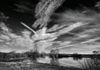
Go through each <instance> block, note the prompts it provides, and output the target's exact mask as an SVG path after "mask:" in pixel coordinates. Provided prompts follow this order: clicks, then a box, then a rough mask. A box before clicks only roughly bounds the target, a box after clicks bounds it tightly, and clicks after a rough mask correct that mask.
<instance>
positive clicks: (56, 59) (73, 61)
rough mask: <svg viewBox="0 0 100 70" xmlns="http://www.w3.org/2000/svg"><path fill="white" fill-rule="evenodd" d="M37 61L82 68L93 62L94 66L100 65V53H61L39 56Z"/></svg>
mask: <svg viewBox="0 0 100 70" xmlns="http://www.w3.org/2000/svg"><path fill="white" fill-rule="evenodd" d="M37 61H38V62H41V63H49V64H53V65H60V66H67V67H79V68H80V67H82V66H84V65H86V64H87V65H88V64H92V65H93V66H95V64H96V65H100V54H83V55H81V54H67V55H65V54H59V55H52V56H51V55H50V57H46V58H45V59H44V58H39V59H38V60H37ZM93 66H92V67H93Z"/></svg>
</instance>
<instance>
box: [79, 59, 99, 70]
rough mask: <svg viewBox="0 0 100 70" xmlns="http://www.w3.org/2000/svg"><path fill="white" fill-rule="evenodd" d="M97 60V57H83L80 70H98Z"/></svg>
mask: <svg viewBox="0 0 100 70" xmlns="http://www.w3.org/2000/svg"><path fill="white" fill-rule="evenodd" d="M99 61H100V60H98V59H97V58H94V59H85V60H84V62H83V63H81V62H80V67H81V69H82V70H100V66H99Z"/></svg>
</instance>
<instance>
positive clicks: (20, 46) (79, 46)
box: [0, 0, 100, 54]
mask: <svg viewBox="0 0 100 70" xmlns="http://www.w3.org/2000/svg"><path fill="white" fill-rule="evenodd" d="M3 1H4V2H3ZM3 1H2V0H0V11H1V12H3V13H4V14H5V15H6V16H8V17H9V18H8V20H7V21H6V22H5V24H6V25H4V24H3V23H2V24H1V25H0V27H1V29H4V31H3V32H1V36H0V38H1V41H2V38H3V39H4V40H7V41H8V40H10V39H13V38H14V41H13V40H11V42H9V43H10V44H9V43H6V44H7V45H6V44H5V43H4V42H3V43H1V46H3V47H0V49H2V50H1V51H5V52H9V51H12V50H13V51H19V52H24V51H27V50H30V49H33V47H32V46H34V44H33V42H34V41H32V40H34V39H35V38H38V37H35V36H33V38H30V37H29V36H30V35H31V32H30V31H29V30H27V28H26V27H25V26H23V25H22V24H21V22H24V23H25V24H27V25H28V26H30V27H32V24H33V23H34V22H35V20H36V18H35V17H34V16H35V12H34V10H35V7H36V4H37V3H38V0H37V1H35V0H22V1H20V0H3ZM97 1H98V0H88V1H87V0H76V1H73V0H66V1H65V2H64V3H63V4H62V6H60V7H59V8H58V9H57V10H56V11H55V13H54V14H53V15H52V16H51V20H50V22H49V23H48V26H47V27H48V28H49V29H47V30H46V32H47V33H46V34H45V28H44V30H42V29H40V30H38V28H37V29H35V28H33V30H37V34H39V35H40V37H43V38H45V37H46V36H47V37H48V36H49V37H50V38H51V39H48V40H46V41H42V42H41V41H40V42H39V45H41V44H40V43H45V44H44V45H48V46H49V45H50V46H49V47H50V48H48V47H47V49H55V47H57V48H60V47H61V49H60V51H61V52H62V53H76V52H78V53H82V54H83V53H86V54H87V53H92V51H93V50H98V48H99V43H98V42H99V41H100V40H99V39H100V32H99V31H100V24H99V20H100V13H99V8H98V7H96V6H95V5H96V3H97ZM23 4H24V5H28V6H29V9H28V8H27V7H25V6H23ZM18 8H20V9H18ZM21 9H23V10H21ZM82 12H83V13H84V12H85V14H82ZM7 26H8V27H7ZM3 27H4V28H3ZM5 28H6V29H5ZM6 32H7V34H6ZM19 32H20V33H21V34H22V35H21V36H20V35H17V34H18V33H19ZM14 33H15V34H14ZM42 33H44V34H42ZM2 34H3V35H2ZM50 35H51V36H50ZM94 41H97V42H96V43H95V44H94ZM91 42H92V44H90V43H91ZM15 43H16V44H15ZM87 43H89V44H87ZM51 44H52V46H51ZM44 45H43V46H44ZM13 46H15V47H13ZM27 46H28V47H27ZM39 48H41V47H39ZM43 50H44V49H43Z"/></svg>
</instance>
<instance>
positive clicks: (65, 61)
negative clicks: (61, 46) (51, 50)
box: [37, 57, 91, 68]
mask: <svg viewBox="0 0 100 70" xmlns="http://www.w3.org/2000/svg"><path fill="white" fill-rule="evenodd" d="M89 60H91V58H82V59H78V60H75V59H73V58H72V57H69V58H61V59H58V60H55V61H54V63H55V64H57V65H60V66H67V67H78V68H80V67H81V64H84V62H85V61H89ZM37 61H38V62H41V63H48V64H50V63H51V59H50V58H49V57H45V58H38V59H37Z"/></svg>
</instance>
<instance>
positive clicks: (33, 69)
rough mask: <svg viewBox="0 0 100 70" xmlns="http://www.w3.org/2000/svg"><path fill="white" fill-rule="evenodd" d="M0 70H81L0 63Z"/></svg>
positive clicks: (46, 65) (38, 64) (77, 69)
mask: <svg viewBox="0 0 100 70" xmlns="http://www.w3.org/2000/svg"><path fill="white" fill-rule="evenodd" d="M0 70H81V69H79V68H74V67H63V66H58V65H50V64H42V63H33V64H25V63H24V64H23V63H12V64H11V63H9V62H8V63H0Z"/></svg>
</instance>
